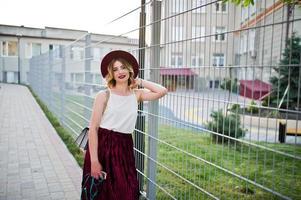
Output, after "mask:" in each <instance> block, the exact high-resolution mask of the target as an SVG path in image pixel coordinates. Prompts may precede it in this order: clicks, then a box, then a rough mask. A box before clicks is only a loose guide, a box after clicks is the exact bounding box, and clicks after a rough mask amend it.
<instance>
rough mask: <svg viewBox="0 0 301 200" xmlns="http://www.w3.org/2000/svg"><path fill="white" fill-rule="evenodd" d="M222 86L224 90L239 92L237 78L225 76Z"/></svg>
mask: <svg viewBox="0 0 301 200" xmlns="http://www.w3.org/2000/svg"><path fill="white" fill-rule="evenodd" d="M221 88H222V89H224V90H229V91H230V92H233V93H238V84H237V79H236V78H235V79H229V78H225V79H224V80H223V82H222V83H221Z"/></svg>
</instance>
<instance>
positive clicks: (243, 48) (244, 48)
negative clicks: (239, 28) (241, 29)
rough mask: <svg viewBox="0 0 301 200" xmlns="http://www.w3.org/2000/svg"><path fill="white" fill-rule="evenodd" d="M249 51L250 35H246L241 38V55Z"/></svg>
mask: <svg viewBox="0 0 301 200" xmlns="http://www.w3.org/2000/svg"><path fill="white" fill-rule="evenodd" d="M247 49H248V35H247V34H246V33H244V34H242V35H241V38H240V53H246V52H247Z"/></svg>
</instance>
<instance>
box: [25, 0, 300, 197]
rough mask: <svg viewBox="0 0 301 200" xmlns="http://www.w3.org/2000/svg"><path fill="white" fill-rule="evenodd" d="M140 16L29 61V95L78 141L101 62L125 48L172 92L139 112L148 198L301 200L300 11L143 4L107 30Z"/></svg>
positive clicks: (138, 144)
mask: <svg viewBox="0 0 301 200" xmlns="http://www.w3.org/2000/svg"><path fill="white" fill-rule="evenodd" d="M138 12H140V13H138ZM133 16H134V19H136V20H137V21H136V24H137V26H136V27H134V28H133V27H131V28H130V29H129V30H122V31H120V33H118V34H116V36H109V37H106V38H104V39H101V40H95V39H94V38H91V37H93V35H92V34H86V35H84V36H83V37H81V38H78V39H77V40H76V41H74V42H72V43H70V44H69V45H65V46H61V48H59V49H56V50H53V51H49V52H47V53H45V54H43V55H41V56H37V57H33V58H32V59H31V60H30V72H29V77H30V79H29V80H30V85H31V86H32V88H33V89H34V91H35V92H36V93H37V94H38V95H39V96H40V98H41V99H42V100H43V101H44V102H45V103H46V104H47V106H48V107H49V108H50V110H51V111H52V112H53V113H54V114H55V115H56V116H57V117H58V118H59V119H60V122H61V123H62V124H63V125H64V126H65V127H66V128H67V129H68V130H70V132H71V133H72V134H73V135H74V137H75V136H76V135H77V134H79V132H80V130H81V129H82V128H83V127H84V126H86V125H87V124H88V123H89V119H90V115H91V108H92V104H93V101H94V96H95V94H96V93H97V92H99V91H100V90H101V89H103V88H104V86H105V82H104V80H103V79H101V76H100V72H99V63H100V59H101V58H102V57H103V56H104V55H105V54H106V53H107V52H108V51H109V50H113V49H124V50H127V51H129V52H131V53H133V54H134V55H135V56H136V58H137V59H138V60H139V63H140V74H139V76H140V77H142V78H144V79H148V80H151V81H154V82H158V83H160V84H163V85H164V86H165V87H167V88H168V89H169V93H168V94H167V95H166V96H165V97H164V98H162V99H160V100H159V101H152V102H144V103H143V104H140V105H139V115H138V119H137V125H136V129H135V132H134V134H133V139H134V141H135V156H136V166H137V174H138V177H139V182H140V192H141V194H142V195H143V196H144V197H145V198H146V199H279V198H280V199H300V193H301V189H300V187H299V186H300V183H301V171H300V167H301V146H300V144H301V139H300V132H301V128H300V126H301V121H300V120H301V119H300V108H301V106H300V85H301V78H300V76H301V75H300V74H301V66H300V59H301V58H300V49H301V48H300V45H301V44H300V39H298V38H300V37H301V33H300V30H301V29H300V27H301V22H300V20H301V9H300V8H298V6H297V5H290V6H288V5H286V4H284V3H282V2H281V1H275V0H267V1H259V0H257V1H255V5H250V6H248V7H242V6H237V5H234V4H231V3H225V4H223V3H222V1H209V0H189V1H187V0H164V1H156V0H153V1H149V2H145V1H143V0H142V1H141V6H140V7H139V8H135V9H133V10H131V11H129V12H126V14H124V15H121V16H120V17H116V19H114V20H112V21H111V22H110V23H108V24H107V26H110V27H111V26H112V27H114V28H118V26H120V24H122V23H131V22H132V20H131V19H132V17H133ZM138 19H140V20H138ZM117 30H118V29H117ZM130 38H135V39H134V41H136V40H138V38H139V43H134V44H133V43H131V41H130V40H131V39H130ZM298 42H299V43H298ZM74 47H76V48H74ZM97 48H107V50H106V51H96V50H95V49H97ZM57 55H59V56H57ZM95 57H96V58H98V59H95ZM288 85H289V87H288ZM285 91H286V92H285ZM280 102H281V104H280ZM283 124H285V128H284V130H285V131H284V132H283V131H280V129H279V126H281V125H283ZM281 130H282V129H281Z"/></svg>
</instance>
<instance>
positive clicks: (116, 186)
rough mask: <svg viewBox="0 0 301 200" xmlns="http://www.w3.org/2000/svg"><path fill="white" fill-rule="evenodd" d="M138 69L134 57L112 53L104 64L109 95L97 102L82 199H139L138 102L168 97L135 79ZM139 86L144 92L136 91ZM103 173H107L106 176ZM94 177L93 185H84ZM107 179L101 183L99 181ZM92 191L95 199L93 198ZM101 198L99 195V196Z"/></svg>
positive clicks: (98, 97) (156, 86) (103, 93)
mask: <svg viewBox="0 0 301 200" xmlns="http://www.w3.org/2000/svg"><path fill="white" fill-rule="evenodd" d="M138 72H139V65H138V63H137V61H136V59H135V57H134V56H132V55H131V54H130V53H128V52H125V51H120V50H118V51H112V52H110V53H109V54H107V55H106V56H105V57H104V58H103V60H102V62H101V73H102V76H103V77H104V78H106V80H107V85H108V92H109V93H110V94H109V98H108V99H107V95H106V91H101V92H99V93H98V94H97V95H96V97H95V100H94V105H93V110H92V115H91V120H90V130H89V145H88V146H89V148H88V149H87V153H86V156H85V163H84V168H83V182H82V186H85V191H82V199H89V200H90V199H97V200H115V199H116V200H121V199H122V200H136V199H138V198H139V189H138V179H137V172H136V168H135V159H134V151H133V140H132V135H131V134H132V132H133V131H134V128H135V124H136V119H137V111H138V102H141V101H150V100H156V99H159V98H161V97H163V96H164V95H166V94H167V89H166V88H165V87H163V86H161V85H159V84H156V83H154V82H151V81H146V80H142V79H140V78H139V79H138V78H136V77H137V75H138ZM138 85H140V86H142V87H144V88H146V89H148V90H145V89H137V86H138ZM103 172H106V174H105V173H103ZM89 176H90V177H93V178H92V179H93V180H92V183H93V184H94V185H93V187H92V185H91V182H85V181H86V180H87V179H86V177H89ZM100 179H101V180H102V179H105V180H104V181H103V182H101V183H99V184H98V182H97V181H99V180H100ZM91 191H93V192H92V193H93V195H95V196H93V195H91V194H90V193H91ZM96 194H99V195H96Z"/></svg>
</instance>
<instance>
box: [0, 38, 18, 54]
mask: <svg viewBox="0 0 301 200" xmlns="http://www.w3.org/2000/svg"><path fill="white" fill-rule="evenodd" d="M1 55H2V56H18V42H14V41H2V42H1Z"/></svg>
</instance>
